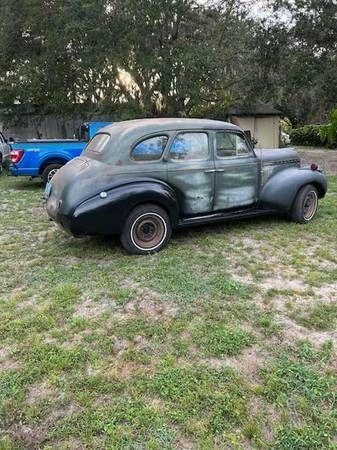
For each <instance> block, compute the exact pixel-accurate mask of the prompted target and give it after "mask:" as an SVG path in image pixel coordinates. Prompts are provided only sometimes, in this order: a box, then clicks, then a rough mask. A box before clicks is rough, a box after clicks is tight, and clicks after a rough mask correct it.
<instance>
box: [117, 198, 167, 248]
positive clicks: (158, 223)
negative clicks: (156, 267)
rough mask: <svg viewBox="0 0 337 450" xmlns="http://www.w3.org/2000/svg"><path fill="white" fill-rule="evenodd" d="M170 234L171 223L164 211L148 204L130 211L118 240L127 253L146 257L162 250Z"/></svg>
mask: <svg viewBox="0 0 337 450" xmlns="http://www.w3.org/2000/svg"><path fill="white" fill-rule="evenodd" d="M171 234H172V226H171V221H170V218H169V216H168V214H167V213H166V211H164V210H163V209H162V208H160V207H159V206H156V205H150V204H148V205H141V206H137V207H136V208H135V209H134V210H133V211H131V213H130V214H129V216H128V218H127V219H126V222H125V224H124V228H123V231H122V234H121V237H120V239H121V243H122V245H123V247H124V248H125V250H126V251H127V252H128V253H132V254H135V255H146V254H149V253H154V252H159V251H160V250H161V249H162V248H164V247H165V246H166V245H167V243H168V241H169V240H170V238H171Z"/></svg>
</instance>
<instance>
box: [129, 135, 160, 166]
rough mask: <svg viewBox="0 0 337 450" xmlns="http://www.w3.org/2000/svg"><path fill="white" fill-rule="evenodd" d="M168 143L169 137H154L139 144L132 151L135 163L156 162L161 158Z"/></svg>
mask: <svg viewBox="0 0 337 450" xmlns="http://www.w3.org/2000/svg"><path fill="white" fill-rule="evenodd" d="M167 141H168V137H167V136H154V137H152V138H149V139H145V140H144V141H142V142H139V143H138V144H137V145H135V147H133V149H132V151H131V158H132V159H133V160H135V161H156V160H158V159H160V158H161V156H162V154H163V151H164V149H165V147H166V144H167Z"/></svg>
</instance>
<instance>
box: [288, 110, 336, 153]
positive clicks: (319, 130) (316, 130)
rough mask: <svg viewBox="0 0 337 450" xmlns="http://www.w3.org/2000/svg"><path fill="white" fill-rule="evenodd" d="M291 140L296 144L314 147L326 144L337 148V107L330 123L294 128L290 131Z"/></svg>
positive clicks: (332, 112)
mask: <svg viewBox="0 0 337 450" xmlns="http://www.w3.org/2000/svg"><path fill="white" fill-rule="evenodd" d="M290 140H291V143H292V144H294V145H311V146H313V147H320V146H322V145H325V146H327V147H330V148H335V147H336V146H337V108H336V109H334V110H332V111H331V113H330V115H329V123H328V124H326V125H306V126H304V127H299V128H294V129H293V130H292V131H291V132H290Z"/></svg>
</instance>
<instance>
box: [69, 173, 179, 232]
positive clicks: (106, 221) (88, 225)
mask: <svg viewBox="0 0 337 450" xmlns="http://www.w3.org/2000/svg"><path fill="white" fill-rule="evenodd" d="M145 203H154V204H156V205H158V206H161V207H162V208H163V209H165V210H166V211H167V213H168V214H169V216H170V219H171V222H172V226H173V227H175V226H176V224H177V222H178V218H179V203H178V199H177V196H176V193H175V191H174V190H173V189H172V188H171V186H169V185H168V184H167V183H165V182H162V181H160V180H154V179H146V178H143V179H142V178H140V179H130V180H118V181H117V182H115V183H114V186H113V187H112V186H110V188H106V189H105V190H104V191H102V192H100V193H99V194H96V195H95V196H93V197H91V198H89V199H88V200H85V201H84V202H82V203H81V204H80V205H79V206H77V207H76V208H75V210H74V212H73V229H74V230H73V231H74V233H76V234H117V233H120V232H121V231H122V229H123V226H124V223H125V220H126V218H127V216H128V215H129V214H130V212H131V210H132V209H133V208H135V207H136V206H138V205H140V204H145Z"/></svg>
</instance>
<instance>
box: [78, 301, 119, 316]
mask: <svg viewBox="0 0 337 450" xmlns="http://www.w3.org/2000/svg"><path fill="white" fill-rule="evenodd" d="M115 306H116V305H115V302H114V301H113V300H110V299H106V300H100V301H98V300H97V301H94V300H91V299H89V298H82V301H81V302H80V303H79V304H78V305H77V306H76V309H75V312H74V314H73V316H74V317H81V318H83V319H96V318H97V317H100V316H101V315H102V314H103V313H105V312H106V311H111V309H112V308H114V307H115Z"/></svg>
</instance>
